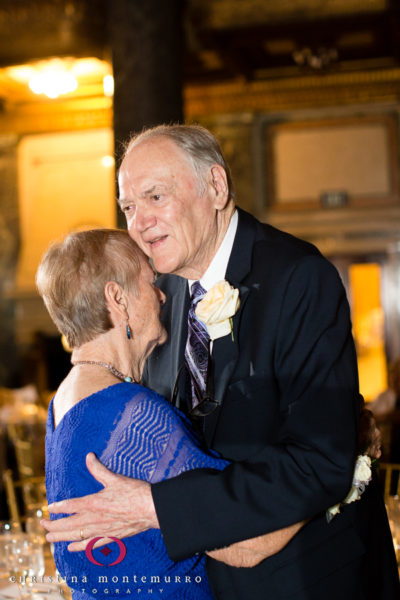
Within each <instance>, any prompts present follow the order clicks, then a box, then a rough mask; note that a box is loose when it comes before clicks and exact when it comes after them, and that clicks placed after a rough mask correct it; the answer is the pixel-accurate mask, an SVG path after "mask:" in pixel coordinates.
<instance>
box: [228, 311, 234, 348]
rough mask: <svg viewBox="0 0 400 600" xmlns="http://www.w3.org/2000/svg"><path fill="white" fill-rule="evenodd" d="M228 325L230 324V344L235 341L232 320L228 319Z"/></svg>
mask: <svg viewBox="0 0 400 600" xmlns="http://www.w3.org/2000/svg"><path fill="white" fill-rule="evenodd" d="M229 323H230V324H231V337H232V342H234V341H235V336H234V335H233V319H232V317H229Z"/></svg>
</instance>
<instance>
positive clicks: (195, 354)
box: [185, 281, 210, 408]
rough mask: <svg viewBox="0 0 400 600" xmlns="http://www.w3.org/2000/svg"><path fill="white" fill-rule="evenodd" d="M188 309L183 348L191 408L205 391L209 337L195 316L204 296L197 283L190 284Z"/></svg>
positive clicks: (203, 291)
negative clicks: (186, 333)
mask: <svg viewBox="0 0 400 600" xmlns="http://www.w3.org/2000/svg"><path fill="white" fill-rule="evenodd" d="M191 291H192V295H191V297H190V308H189V313H188V337H187V342H186V348H185V364H186V368H187V370H188V372H189V374H190V380H191V386H190V387H191V390H192V407H193V408H194V407H195V406H197V404H199V402H200V401H201V400H202V398H203V394H204V391H205V389H206V377H207V364H208V346H209V342H210V336H209V335H208V332H207V328H206V326H205V325H204V323H203V322H202V321H199V319H198V318H197V317H196V315H195V312H194V311H195V309H196V306H197V304H198V302H200V300H201V299H202V298H203V297H204V295H205V294H206V290H205V289H204V288H202V286H201V284H200V282H199V281H195V282H194V283H193V284H192V289H191Z"/></svg>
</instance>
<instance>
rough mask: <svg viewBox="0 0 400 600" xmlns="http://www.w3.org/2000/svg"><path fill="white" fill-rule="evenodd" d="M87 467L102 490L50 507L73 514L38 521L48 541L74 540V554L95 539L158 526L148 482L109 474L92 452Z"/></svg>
mask: <svg viewBox="0 0 400 600" xmlns="http://www.w3.org/2000/svg"><path fill="white" fill-rule="evenodd" d="M86 466H87V468H88V469H89V471H90V473H91V474H92V475H93V477H94V478H95V479H97V481H99V482H100V483H101V484H102V485H103V486H104V489H103V490H101V491H100V492H97V493H96V494H91V495H89V496H83V497H82V498H72V499H70V500H62V501H61V502H55V503H54V504H51V505H50V506H49V511H50V512H51V513H54V514H59V513H73V514H72V515H71V516H70V517H64V518H62V519H58V520H55V521H50V520H47V519H44V520H43V521H41V523H42V525H43V527H45V528H46V529H47V530H48V531H49V533H48V534H47V535H46V539H47V540H48V541H49V542H60V541H73V542H74V543H72V544H70V545H69V546H68V550H70V551H72V552H77V551H79V550H84V549H85V548H86V545H87V544H88V542H89V540H90V539H92V538H94V537H99V536H102V537H104V538H106V537H108V536H113V537H117V538H124V537H128V536H131V535H135V534H137V533H140V532H142V531H146V529H151V528H158V527H159V523H158V519H157V514H156V511H155V508H154V503H153V498H152V495H151V488H150V484H149V483H147V482H145V481H140V480H139V479H131V478H129V477H124V476H123V475H117V474H115V473H112V472H111V471H109V470H108V469H107V468H106V467H105V466H104V465H102V464H101V462H99V461H98V460H97V458H96V457H95V455H94V454H93V453H90V454H88V455H87V457H86ZM76 540H79V541H76ZM103 543H104V542H103Z"/></svg>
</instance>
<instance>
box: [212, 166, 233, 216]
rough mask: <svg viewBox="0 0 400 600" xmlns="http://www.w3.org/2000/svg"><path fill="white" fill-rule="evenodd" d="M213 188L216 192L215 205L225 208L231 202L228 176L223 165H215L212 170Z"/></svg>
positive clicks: (221, 208)
mask: <svg viewBox="0 0 400 600" xmlns="http://www.w3.org/2000/svg"><path fill="white" fill-rule="evenodd" d="M210 176H211V182H210V184H211V188H212V190H213V194H214V207H215V208H216V209H217V210H223V209H224V208H225V207H226V205H227V204H228V202H229V190H228V178H227V176H226V172H225V169H224V168H223V167H221V165H214V166H213V167H211V170H210Z"/></svg>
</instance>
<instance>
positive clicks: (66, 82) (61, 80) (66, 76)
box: [29, 66, 78, 98]
mask: <svg viewBox="0 0 400 600" xmlns="http://www.w3.org/2000/svg"><path fill="white" fill-rule="evenodd" d="M29 87H30V89H31V90H32V92H34V93H35V94H45V96H47V97H48V98H58V96H61V95H63V94H69V93H70V92H74V91H75V90H76V88H77V87H78V82H77V80H76V79H75V77H74V76H73V75H72V73H69V72H68V71H66V70H65V69H62V68H60V67H57V66H54V67H53V66H49V67H47V68H44V69H43V70H42V71H39V72H37V73H35V75H33V76H32V77H31V78H30V79H29Z"/></svg>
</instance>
